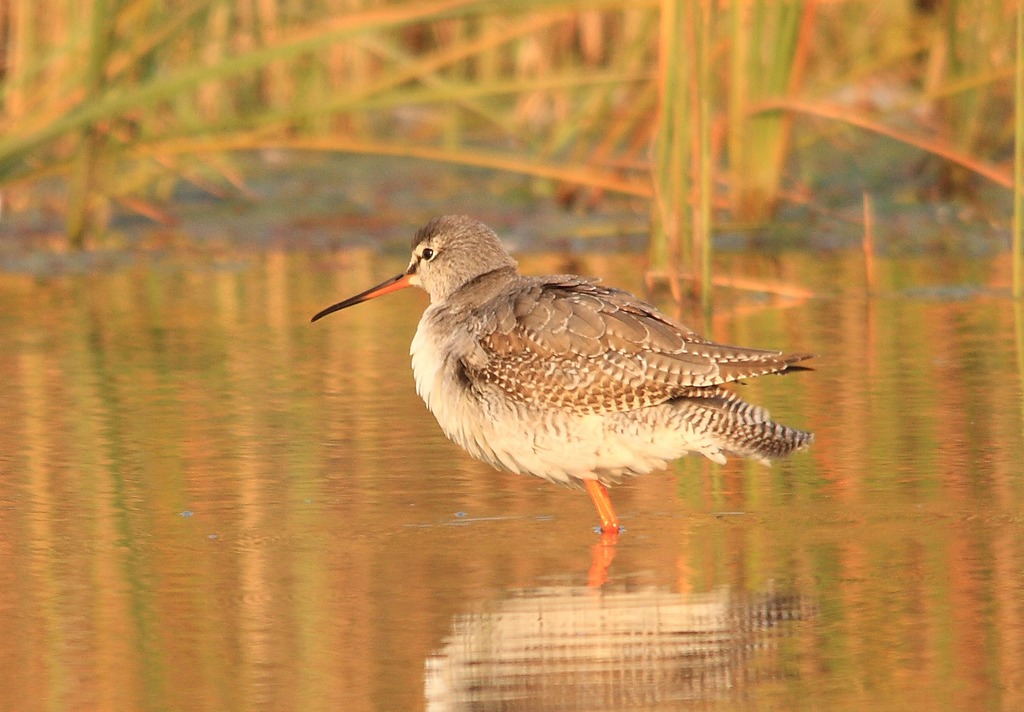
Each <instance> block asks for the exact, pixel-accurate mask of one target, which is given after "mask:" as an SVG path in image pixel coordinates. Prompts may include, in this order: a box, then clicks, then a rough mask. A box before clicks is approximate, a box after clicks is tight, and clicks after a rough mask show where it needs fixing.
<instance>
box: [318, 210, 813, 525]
mask: <svg viewBox="0 0 1024 712" xmlns="http://www.w3.org/2000/svg"><path fill="white" fill-rule="evenodd" d="M410 285H415V286H419V287H422V288H423V289H425V290H426V291H427V293H428V294H429V295H430V306H429V307H428V308H427V310H426V311H425V312H424V314H423V317H422V318H421V319H420V323H419V328H417V330H416V336H415V338H414V339H413V341H412V349H411V353H412V367H413V373H414V374H415V377H416V390H417V391H418V392H419V394H420V396H422V397H423V400H424V401H425V402H426V404H427V407H428V408H429V409H430V411H431V412H432V413H433V414H434V416H435V417H436V418H437V422H438V423H440V425H441V428H442V429H443V430H444V432H445V434H446V435H447V436H448V437H449V438H451V439H452V440H454V441H455V442H456V443H458V444H459V445H461V446H462V447H463V448H465V449H466V450H467V451H468V452H469V453H470V454H471V455H473V456H474V457H477V458H479V459H481V460H483V461H485V462H488V463H490V464H492V465H494V466H495V467H499V468H504V469H506V470H511V471H512V472H523V473H529V474H531V475H537V476H538V477H543V478H545V479H547V480H550V481H552V482H557V483H559V484H565V485H573V486H580V485H582V486H584V487H586V489H587V492H589V493H590V496H591V498H592V499H593V501H594V504H595V505H596V507H597V511H598V514H599V515H600V517H601V529H602V531H604V532H607V533H617V532H618V528H619V527H618V518H617V517H616V515H615V511H614V509H613V508H612V504H611V500H610V499H609V498H608V491H607V489H605V486H606V485H608V484H611V483H614V482H617V481H619V480H620V479H622V478H623V477H624V476H627V475H637V474H643V473H646V472H650V471H651V470H653V469H656V468H659V467H663V466H664V465H665V464H666V463H667V462H668V461H670V460H674V459H676V458H678V457H682V456H683V455H686V454H688V453H700V454H702V455H704V456H705V457H707V458H709V459H711V460H713V461H715V462H719V463H721V462H725V456H726V454H735V455H739V456H742V457H751V458H755V459H757V460H761V461H767V460H768V459H769V458H773V457H780V456H783V455H788V454H789V453H791V452H793V451H794V450H797V449H799V448H801V447H803V446H805V445H807V444H808V443H810V442H811V440H812V438H813V436H812V435H811V433H807V432H803V431H800V430H795V429H793V428H788V427H786V426H784V425H780V424H778V423H775V422H773V421H772V420H771V419H770V418H769V415H768V413H767V411H765V410H764V409H763V408H759V407H758V406H755V405H751V404H749V403H746V402H744V401H743V400H741V399H740V398H739V397H738V396H736V395H735V394H734V393H732V392H731V391H728V390H726V389H725V388H723V387H722V384H724V383H728V382H730V381H739V380H742V379H745V378H751V377H753V376H760V375H762V374H766V373H784V372H786V371H793V370H803V367H802V366H799V365H796V364H797V363H798V362H800V361H803V360H804V359H806V358H809V355H808V354H783V353H780V352H778V351H764V350H760V349H748V348H740V347H736V346H724V345H722V344H716V343H713V342H711V341H708V340H706V339H703V338H701V337H700V336H698V335H697V334H695V333H694V332H693V331H691V330H690V329H689V328H687V327H686V326H684V325H683V324H681V323H679V322H678V321H675V320H674V319H670V318H669V317H667V316H665V315H664V314H662V313H660V312H659V311H658V310H657V309H655V308H654V307H653V306H651V305H650V304H647V303H646V302H643V301H641V300H640V299H638V298H636V297H634V296H633V295H631V294H628V293H627V292H623V291H621V290H618V289H612V288H610V287H603V286H600V285H599V284H597V280H594V279H587V278H584V277H577V276H573V275H556V276H548V277H524V276H522V275H520V274H519V273H518V272H517V271H516V263H515V260H513V259H512V257H510V256H509V254H508V253H507V252H506V251H505V250H504V248H503V247H502V246H501V242H500V241H499V240H498V237H497V236H496V235H495V234H494V232H492V231H491V230H490V228H488V227H487V226H486V225H484V224H482V223H480V222H477V221H476V220H473V219H471V218H468V217H465V216H453V215H448V216H444V217H440V218H436V219H434V220H432V221H431V222H429V223H427V225H426V226H424V227H423V228H422V229H420V230H419V232H417V233H416V236H415V237H414V238H413V242H412V259H411V261H410V262H409V268H408V269H407V270H406V271H405V272H403V273H402V274H400V275H397V276H395V277H393V278H391V279H389V280H387V281H385V282H383V283H381V284H379V285H377V286H376V287H373V288H371V289H368V290H366V291H365V292H362V293H360V294H357V295H355V296H353V297H350V298H348V299H346V300H344V301H342V302H339V303H337V304H335V305H333V306H331V307H328V308H327V309H324V310H323V311H321V312H320V313H319V314H317V315H316V316H314V317H313V321H316V320H317V319H319V318H321V317H323V316H326V315H327V314H330V313H332V312H335V311H338V310H339V309H344V308H346V307H350V306H353V305H355V304H359V303H360V302H364V301H366V300H368V299H372V298H374V297H378V296H381V295H383V294H388V293H389V292H393V291H395V290H398V289H402V288H403V287H408V286H410Z"/></svg>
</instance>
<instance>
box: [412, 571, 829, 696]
mask: <svg viewBox="0 0 1024 712" xmlns="http://www.w3.org/2000/svg"><path fill="white" fill-rule="evenodd" d="M813 615H814V606H813V605H812V604H811V603H810V602H809V601H807V600H806V599H804V598H802V597H800V596H799V595H793V594H783V593H774V592H765V593H738V592H735V591H730V590H729V589H724V588H723V589H716V590H714V591H710V592H707V593H691V594H683V593H671V592H669V591H663V590H657V589H651V588H641V589H639V590H632V591H604V592H602V594H601V595H599V596H595V595H593V592H592V591H591V590H590V589H586V588H574V587H565V588H559V587H551V588H545V589H539V590H531V591H522V592H519V593H517V594H516V595H513V596H510V597H507V598H503V599H502V600H500V601H494V602H491V603H489V604H487V607H486V610H482V611H478V612H475V613H467V614H462V615H459V616H457V617H456V618H455V621H454V622H453V624H452V629H451V632H450V633H449V634H448V636H447V638H446V639H445V641H444V644H443V645H442V646H441V647H440V648H439V649H438V650H436V651H435V652H434V653H433V654H432V655H431V656H430V657H429V658H427V661H426V666H425V667H426V673H425V676H424V677H425V679H424V697H425V700H426V709H427V710H438V711H439V712H440V710H447V711H448V712H455V711H456V710H531V711H532V712H539V711H540V710H562V711H563V712H565V711H568V710H588V711H589V710H647V711H651V710H679V709H710V708H712V707H714V708H715V709H717V706H716V705H714V704H709V703H718V704H721V703H726V704H727V703H728V702H729V701H736V700H741V699H748V700H758V701H760V702H764V701H765V700H764V699H762V698H761V697H760V696H759V692H761V690H759V689H758V686H759V685H761V684H768V683H771V682H772V681H780V680H784V679H786V678H787V677H791V676H792V675H793V674H794V673H793V669H792V665H793V663H792V660H791V659H787V658H786V657H785V654H784V653H782V652H781V651H783V650H786V649H787V647H788V648H792V646H785V645H784V642H783V641H784V640H785V639H786V638H790V637H792V636H796V635H799V634H800V630H801V628H800V627H799V626H798V625H797V622H798V621H800V620H803V619H807V618H810V617H812V616H813ZM789 655H792V652H791V651H790V653H789ZM769 706H771V705H769ZM783 707H785V705H784V704H783ZM730 709H731V707H730Z"/></svg>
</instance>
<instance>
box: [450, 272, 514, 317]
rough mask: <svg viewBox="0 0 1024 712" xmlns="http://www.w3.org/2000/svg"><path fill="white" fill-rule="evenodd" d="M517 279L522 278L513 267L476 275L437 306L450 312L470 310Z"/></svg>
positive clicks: (494, 295) (491, 297)
mask: <svg viewBox="0 0 1024 712" xmlns="http://www.w3.org/2000/svg"><path fill="white" fill-rule="evenodd" d="M519 279H522V278H521V277H520V276H519V273H518V272H517V271H516V268H515V267H498V268H497V269H493V270H491V271H489V272H484V273H483V274H480V275H477V276H476V277H473V279H471V280H469V281H468V282H466V283H465V284H463V285H461V286H459V287H457V288H456V289H455V290H453V291H452V292H451V293H450V294H448V295H447V296H446V297H445V298H444V299H442V300H439V305H441V304H443V305H444V306H445V307H447V308H448V309H451V310H461V309H472V308H474V307H478V306H480V305H481V304H485V303H486V302H489V301H490V300H492V299H493V298H494V297H496V296H497V295H499V294H501V293H502V292H505V291H507V290H508V288H509V285H510V284H512V283H513V282H516V281H518V280H519ZM435 303H438V302H435Z"/></svg>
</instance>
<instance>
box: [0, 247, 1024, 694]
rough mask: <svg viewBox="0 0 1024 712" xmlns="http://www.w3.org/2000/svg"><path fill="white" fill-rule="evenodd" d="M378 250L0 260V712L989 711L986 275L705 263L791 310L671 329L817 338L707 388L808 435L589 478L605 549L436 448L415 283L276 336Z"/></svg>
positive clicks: (1007, 565)
mask: <svg viewBox="0 0 1024 712" xmlns="http://www.w3.org/2000/svg"><path fill="white" fill-rule="evenodd" d="M403 262H404V257H399V256H395V257H393V258H387V257H378V256H375V255H374V254H371V253H369V252H360V251H351V252H342V253H318V254H302V253H284V252H268V253H263V254H260V255H256V256H247V257H246V256H241V257H231V258H227V257H224V258H220V259H213V258H205V259H204V260H197V259H196V258H194V257H187V258H186V257H182V258H180V259H175V258H164V259H159V260H157V259H154V260H147V261H146V262H145V263H140V264H139V265H137V266H130V267H124V268H120V269H117V270H113V271H109V272H105V273H96V274H89V275H84V276H66V277H54V278H51V279H48V280H45V281H39V280H36V279H33V278H29V277H25V276H21V275H11V274H8V275H3V276H0V403H2V404H3V427H2V428H0V631H2V635H0V709H2V710H419V709H429V710H470V709H472V710H489V709H495V710H497V709H501V710H542V709H559V710H577V709H578V710H625V709H644V710H655V709H659V710H660V709H664V710H677V709H721V710H732V709H780V710H796V709H808V710H810V709H815V710H817V709H829V710H836V711H838V710H866V709H872V710H906V709H929V710H1020V709H1024V573H1022V571H1024V524H1022V522H1024V466H1022V462H1024V446H1022V396H1021V392H1022V391H1021V371H1022V365H1021V364H1022V361H1024V356H1022V354H1021V346H1020V344H1021V343H1022V339H1021V328H1022V319H1021V316H1020V312H1019V307H1017V306H1015V305H1014V304H1013V303H1012V302H1011V301H1010V300H1009V299H1008V298H1006V297H1005V292H1003V291H999V290H994V291H989V290H987V289H985V288H979V287H977V286H976V285H979V284H992V283H996V284H998V283H1000V282H1001V281H1003V282H1005V279H1006V277H1005V275H1006V274H1007V268H1006V265H1005V264H1004V263H993V262H963V261H959V262H957V261H952V260H951V261H949V262H948V263H943V262H940V261H938V260H937V259H935V258H928V259H911V260H903V261H891V262H886V263H883V264H882V265H881V266H880V275H879V280H880V282H879V283H880V288H879V294H878V295H877V296H876V297H874V298H872V299H866V298H864V297H863V295H862V290H861V287H860V285H861V284H862V283H863V280H862V277H861V274H862V270H861V268H860V266H859V264H858V261H857V258H856V256H829V255H813V256H806V255H787V256H785V257H783V258H777V257H776V258H757V257H754V256H746V255H727V256H723V257H721V258H720V264H719V267H718V271H719V273H721V274H723V275H726V274H742V275H745V276H748V277H755V278H759V279H773V280H781V281H784V282H788V283H792V284H797V285H802V286H805V287H808V288H809V289H811V290H813V291H814V292H815V293H816V294H817V296H815V297H814V298H810V299H803V300H792V299H790V300H783V299H780V298H770V297H763V296H756V295H754V296H752V295H751V294H749V293H741V292H734V291H732V290H729V289H724V288H723V289H722V290H720V293H718V294H716V303H717V308H716V311H715V316H714V318H713V319H712V320H711V321H710V322H709V323H707V324H702V323H701V322H699V321H695V320H694V318H693V316H692V315H687V321H689V322H690V323H692V324H693V325H694V326H696V327H698V328H700V329H701V330H702V331H703V332H704V333H706V334H707V335H709V336H712V337H714V338H716V339H719V340H724V341H729V342H734V343H740V344H744V345H751V346H764V347H773V348H779V349H783V350H802V351H804V350H806V351H812V352H815V353H817V354H818V358H817V360H816V361H815V367H816V369H817V370H816V371H814V372H811V373H804V374H797V375H794V376H790V377H785V378H765V379H761V380H760V381H757V382H754V383H752V384H751V385H749V386H746V387H745V388H744V394H745V395H746V396H747V397H748V399H751V400H755V401H757V402H760V403H763V404H766V405H768V406H769V407H770V408H771V410H772V412H773V414H774V415H775V416H777V418H778V419H779V420H781V421H783V422H786V423H789V424H792V425H795V426H798V427H805V428H809V429H811V430H814V431H815V432H816V434H817V441H816V443H815V445H814V446H813V448H812V449H811V450H810V451H809V452H805V453H801V454H799V455H797V456H796V457H794V458H792V459H791V460H788V461H785V462H781V463H778V464H776V465H775V466H773V467H771V468H765V467H762V466H759V465H755V464H750V463H744V462H730V463H729V464H728V465H727V466H724V467H718V466H714V465H711V464H710V463H707V462H703V461H699V460H696V459H692V460H687V461H683V462H680V463H677V464H676V465H675V466H674V467H673V468H672V469H671V470H669V471H666V472H662V473H656V474H652V475H648V476H646V477H643V478H640V479H638V480H635V481H631V482H629V483H627V484H624V485H622V486H620V487H617V488H615V489H614V490H613V492H612V495H613V499H614V500H615V502H616V505H617V508H618V510H619V513H620V516H621V518H622V520H623V524H624V525H625V527H626V529H627V531H626V532H625V533H624V534H623V536H622V537H621V538H620V540H619V543H618V545H617V546H616V547H615V548H614V549H611V550H610V549H608V548H604V547H602V546H601V545H600V542H599V539H598V537H597V536H596V535H595V533H594V531H593V526H594V524H596V514H595V512H594V511H593V509H592V505H591V504H590V501H589V499H588V498H587V497H586V495H585V494H583V493H581V492H575V491H570V490H563V489H561V488H558V487H555V486H552V485H549V484H547V483H544V482H542V481H539V480H535V479H533V478H528V477H523V476H513V475H507V474H500V473H497V472H495V471H493V470H491V469H490V468H489V467H487V466H485V465H482V464H480V463H477V462H475V461H473V460H471V459H470V458H469V457H468V456H466V455H464V454H463V453H462V452H461V451H459V450H458V449H457V448H456V447H455V446H454V445H452V444H450V443H449V442H447V441H446V440H445V439H444V437H443V436H442V435H441V433H440V431H439V429H438V427H437V426H436V424H435V423H434V421H433V418H432V417H431V416H430V415H429V413H427V412H426V410H425V408H424V407H423V405H422V404H421V403H420V401H419V400H418V399H417V397H416V395H415V392H414V389H413V382H412V376H411V373H410V370H409V363H408V355H407V351H408V343H409V340H410V338H411V336H412V333H413V331H414V329H415V324H416V321H417V319H418V318H419V313H420V311H421V310H422V308H423V306H424V305H425V301H426V300H425V296H424V295H423V294H422V293H418V292H414V291H413V290H409V291H407V292H403V293H401V294H398V295H394V296H392V297H388V298H385V299H382V300H378V301H376V302H373V303H371V304H366V305H362V306H361V307H359V308H356V309H353V310H349V311H346V312H344V313H343V314H339V315H335V316H332V317H330V318H329V319H328V320H325V321H324V322H320V323H317V324H315V325H311V324H309V323H308V320H309V317H310V316H311V315H312V314H313V313H314V312H316V311H317V310H319V309H320V308H321V307H323V306H326V305H328V304H330V303H333V302H334V301H336V300H337V299H338V298H340V297H343V296H347V295H349V294H351V293H354V292H356V291H359V290H361V289H363V288H365V287H367V286H369V285H371V284H374V283H376V282H377V281H379V280H380V279H382V278H384V277H387V276H389V275H391V274H393V273H395V272H396V271H398V270H399V269H400V268H401V267H402V266H403ZM640 264H641V263H640V261H639V259H637V258H634V257H632V256H621V255H598V256H583V257H577V258H576V260H575V264H574V265H573V269H574V270H576V271H582V272H586V273H590V274H600V275H603V276H605V277H606V279H607V281H609V282H610V283H612V284H615V285H618V286H624V287H627V288H630V289H634V290H636V289H640V288H641V286H640V285H641V279H640V276H639V270H640ZM523 266H524V270H525V271H532V272H545V271H556V270H562V269H565V268H566V264H565V260H564V259H562V258H559V257H552V256H542V255H536V256H526V257H524V259H523ZM609 562H610V563H609ZM604 567H606V570H605V572H604V575H605V576H606V577H607V582H606V583H604V584H603V585H602V586H593V585H588V583H590V584H593V583H594V571H595V570H597V571H598V572H600V570H601V569H602V568H604ZM598 578H600V577H598Z"/></svg>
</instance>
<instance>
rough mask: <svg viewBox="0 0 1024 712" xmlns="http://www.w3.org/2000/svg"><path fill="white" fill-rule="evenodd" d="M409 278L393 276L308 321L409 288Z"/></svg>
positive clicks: (408, 276)
mask: <svg viewBox="0 0 1024 712" xmlns="http://www.w3.org/2000/svg"><path fill="white" fill-rule="evenodd" d="M411 278H412V275H411V274H406V273H402V274H399V275H395V276H394V277H392V278H391V279H387V280H384V281H383V282H381V283H380V284H378V285H377V286H376V287H370V288H369V289H367V290H366V291H365V292H360V293H359V294H357V295H355V296H354V297H349V298H348V299H346V300H344V301H341V302H338V303H337V304H334V305H331V306H329V307H327V308H326V309H324V310H323V311H321V312H319V313H317V315H316V316H314V317H313V318H312V319H310V321H316V320H317V319H323V318H324V317H325V316H327V315H328V314H333V313H334V312H336V311H341V310H342V309H347V308H348V307H352V306H355V305H356V304H361V303H362V302H365V301H366V300H368V299H373V298H374V297H381V296H384V295H385V294H388V293H390V292H397V291H398V290H399V289H405V288H406V287H411V286H412V284H411V283H410V282H409V280H410V279H411Z"/></svg>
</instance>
